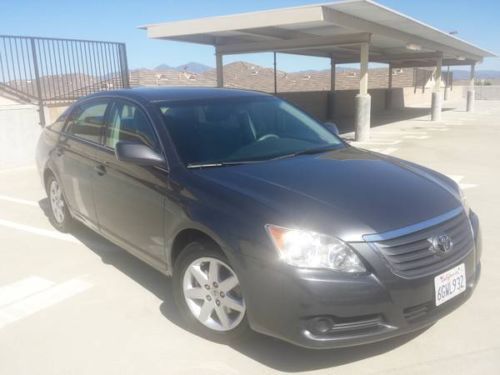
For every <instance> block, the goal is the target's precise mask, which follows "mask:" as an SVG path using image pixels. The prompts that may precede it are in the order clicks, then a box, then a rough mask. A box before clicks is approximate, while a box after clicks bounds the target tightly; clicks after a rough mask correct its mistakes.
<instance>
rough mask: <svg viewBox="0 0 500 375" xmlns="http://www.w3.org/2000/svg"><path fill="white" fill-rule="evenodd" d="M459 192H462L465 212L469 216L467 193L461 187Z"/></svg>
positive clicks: (461, 196)
mask: <svg viewBox="0 0 500 375" xmlns="http://www.w3.org/2000/svg"><path fill="white" fill-rule="evenodd" d="M458 193H459V194H460V201H461V202H462V206H463V207H464V211H465V214H466V215H467V216H469V211H470V207H469V203H468V202H467V198H466V197H465V194H464V192H463V190H462V189H460V187H459V188H458Z"/></svg>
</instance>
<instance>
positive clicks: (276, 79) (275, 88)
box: [273, 52, 278, 95]
mask: <svg viewBox="0 0 500 375" xmlns="http://www.w3.org/2000/svg"><path fill="white" fill-rule="evenodd" d="M273 55H274V95H276V94H277V93H278V77H277V76H276V52H274V53H273Z"/></svg>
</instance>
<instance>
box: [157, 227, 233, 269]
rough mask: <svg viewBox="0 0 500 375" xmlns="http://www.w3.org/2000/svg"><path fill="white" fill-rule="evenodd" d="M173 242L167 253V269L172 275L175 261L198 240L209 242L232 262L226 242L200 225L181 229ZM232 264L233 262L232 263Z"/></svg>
mask: <svg viewBox="0 0 500 375" xmlns="http://www.w3.org/2000/svg"><path fill="white" fill-rule="evenodd" d="M172 238H173V239H172V241H171V243H170V246H169V247H168V249H169V250H168V251H167V263H168V265H167V267H168V269H169V271H170V273H173V271H174V266H175V261H176V259H177V258H178V257H179V254H180V253H181V252H182V250H183V249H184V248H185V247H186V246H187V245H188V244H189V243H191V242H194V241H196V240H199V241H203V242H208V243H211V244H213V245H214V248H216V249H217V250H219V251H220V252H221V253H222V254H224V256H226V257H227V258H228V260H229V261H230V262H231V260H232V258H233V256H232V254H231V252H230V251H228V250H227V249H228V247H227V246H226V245H225V243H224V241H223V240H222V239H221V238H220V237H219V236H218V235H217V234H215V233H213V232H212V231H211V230H209V229H207V228H203V227H200V226H198V225H194V224H193V225H190V226H186V227H183V228H181V229H179V230H178V231H177V232H176V234H175V236H173V237H172ZM231 263H232V262H231Z"/></svg>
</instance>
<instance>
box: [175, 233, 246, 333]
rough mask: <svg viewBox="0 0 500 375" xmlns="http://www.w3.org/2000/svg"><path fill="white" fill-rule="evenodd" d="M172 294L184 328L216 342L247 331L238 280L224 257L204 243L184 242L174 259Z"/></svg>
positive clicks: (243, 301) (244, 306)
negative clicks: (183, 246)
mask: <svg viewBox="0 0 500 375" xmlns="http://www.w3.org/2000/svg"><path fill="white" fill-rule="evenodd" d="M173 288H174V297H175V301H176V304H177V307H178V309H179V312H180V314H181V315H182V317H183V318H184V320H185V322H186V324H187V325H188V328H190V329H191V330H192V331H194V332H195V333H197V334H199V335H200V336H203V337H205V338H208V339H209V340H212V341H217V342H230V341H234V340H238V339H241V338H242V337H243V336H245V335H246V334H247V333H248V332H249V331H250V327H249V325H248V321H247V317H246V304H245V300H244V298H243V293H242V290H241V286H240V282H239V280H238V277H237V275H236V272H235V271H234V269H233V268H232V267H231V266H230V264H229V261H228V260H227V258H226V257H225V256H224V255H223V254H222V253H221V252H220V251H219V250H218V249H217V248H216V247H215V246H213V245H212V244H210V243H208V242H203V241H200V242H192V243H190V244H189V245H187V246H186V247H185V248H184V249H183V250H182V252H181V254H180V255H179V257H178V259H177V260H176V262H175V268H174V278H173Z"/></svg>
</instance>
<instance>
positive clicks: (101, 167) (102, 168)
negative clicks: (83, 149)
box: [94, 164, 106, 176]
mask: <svg viewBox="0 0 500 375" xmlns="http://www.w3.org/2000/svg"><path fill="white" fill-rule="evenodd" d="M94 170H95V171H96V172H97V174H98V175H99V176H103V175H105V174H106V167H105V166H104V165H102V164H98V165H96V166H95V167H94Z"/></svg>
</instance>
